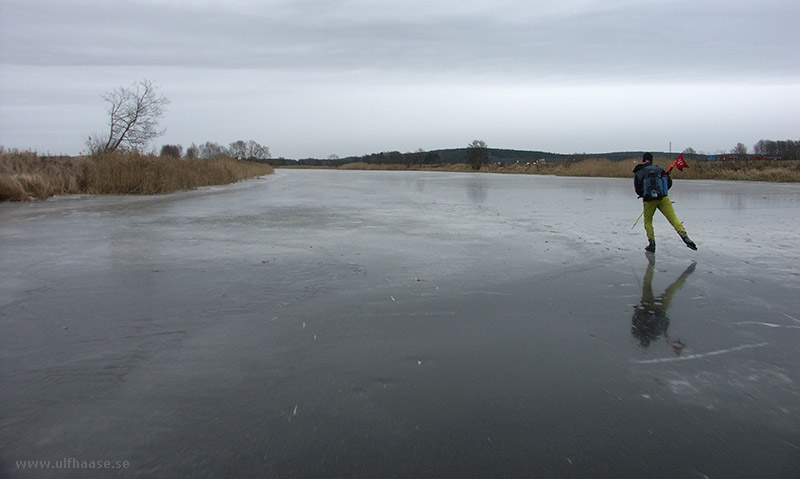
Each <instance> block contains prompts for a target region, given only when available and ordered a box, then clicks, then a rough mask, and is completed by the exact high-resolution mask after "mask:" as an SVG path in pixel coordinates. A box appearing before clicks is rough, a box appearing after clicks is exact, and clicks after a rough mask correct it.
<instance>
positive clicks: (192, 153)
mask: <svg viewBox="0 0 800 479" xmlns="http://www.w3.org/2000/svg"><path fill="white" fill-rule="evenodd" d="M199 157H200V148H198V147H197V145H195V144H194V143H192V146H190V147H189V148H187V149H186V158H191V159H194V158H199Z"/></svg>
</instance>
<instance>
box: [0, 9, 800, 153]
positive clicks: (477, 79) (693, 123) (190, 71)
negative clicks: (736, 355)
mask: <svg viewBox="0 0 800 479" xmlns="http://www.w3.org/2000/svg"><path fill="white" fill-rule="evenodd" d="M798 18H800V2H798V1H797V0H760V1H758V2H755V1H752V0H670V1H661V0H603V1H593V0H483V1H474V0H407V1H400V0H373V1H368V0H265V1H255V0H225V1H211V0H195V1H189V0H187V1H182V0H123V1H116V0H0V145H2V146H5V147H6V148H20V149H35V150H37V151H39V152H42V153H47V152H49V153H53V154H57V153H65V154H79V153H80V152H81V151H83V150H85V139H86V137H88V136H89V135H90V134H98V133H102V132H103V131H104V129H105V127H106V122H107V114H106V104H105V103H104V102H103V100H102V98H101V95H102V94H103V93H104V92H105V91H109V90H112V89H114V88H116V87H120V86H128V85H131V84H132V83H134V82H135V81H137V80H142V79H147V80H150V81H152V82H154V83H155V84H156V85H157V87H158V88H159V91H160V92H161V93H162V94H163V95H164V96H166V97H167V98H168V99H169V100H170V102H171V103H170V105H169V106H168V108H167V111H166V113H165V115H164V117H163V119H162V122H161V124H162V126H163V127H165V128H166V133H165V135H164V136H162V137H161V138H159V139H158V140H157V142H156V143H155V144H154V145H153V146H154V147H156V148H158V149H160V146H161V145H163V144H166V143H171V144H181V145H183V146H184V147H188V146H189V145H190V144H191V143H193V142H194V143H197V144H201V143H204V142H206V141H212V142H216V143H220V144H223V145H227V144H229V143H231V142H233V141H236V140H240V139H241V140H255V141H257V142H259V143H261V144H262V145H266V146H269V147H270V149H271V152H272V155H273V156H274V157H281V156H282V157H287V158H305V157H317V158H322V157H328V156H329V155H332V154H336V155H338V156H341V157H344V156H351V155H363V154H367V153H373V152H379V151H392V150H399V151H403V152H406V151H414V150H418V149H420V148H421V149H424V150H430V149H439V148H453V147H463V146H466V145H467V144H468V143H469V142H471V141H472V140H475V139H479V140H483V141H485V142H486V143H487V144H488V145H489V146H490V147H495V148H514V149H530V150H545V151H551V152H557V153H574V152H611V151H631V150H655V151H667V150H668V149H669V148H670V144H671V147H672V150H673V151H680V150H683V149H684V148H687V147H692V148H694V149H695V150H697V151H698V152H700V151H703V152H707V153H713V152H719V151H722V150H730V149H731V148H733V146H734V145H735V144H736V143H738V142H742V143H744V144H745V145H747V146H748V147H750V148H752V145H753V144H755V143H756V142H757V141H758V140H760V139H773V140H785V139H794V140H797V139H800V54H798V51H799V50H798V46H800V29H799V28H797V19H798Z"/></svg>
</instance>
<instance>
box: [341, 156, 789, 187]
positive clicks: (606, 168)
mask: <svg viewBox="0 0 800 479" xmlns="http://www.w3.org/2000/svg"><path fill="white" fill-rule="evenodd" d="M639 162H640V160H639V159H633V158H632V159H630V160H622V161H609V160H598V159H590V160H584V161H578V162H568V163H534V164H530V165H526V164H510V165H497V164H489V165H483V166H482V167H481V169H480V170H479V171H480V172H484V173H507V174H531V175H555V176H586V177H605V178H633V168H634V167H635V166H636V165H637V164H638V163H639ZM661 163H663V162H661ZM656 164H659V162H657V163H656ZM660 166H661V167H663V168H664V169H667V168H669V163H663V164H660ZM339 169H343V170H406V169H411V170H424V171H453V172H474V171H475V170H473V169H472V167H471V166H470V165H467V164H463V163H462V164H453V165H423V166H405V165H373V164H367V163H349V164H345V165H342V166H340V167H339ZM672 175H673V178H681V179H694V180H699V179H708V180H739V181H770V182H800V162H798V161H771V162H769V161H762V162H748V161H741V162H710V161H697V162H694V161H690V165H689V168H687V169H684V170H683V171H677V170H673V172H672Z"/></svg>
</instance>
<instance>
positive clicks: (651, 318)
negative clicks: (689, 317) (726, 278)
mask: <svg viewBox="0 0 800 479" xmlns="http://www.w3.org/2000/svg"><path fill="white" fill-rule="evenodd" d="M647 260H648V262H649V264H648V265H647V272H645V274H644V284H643V285H642V301H641V302H640V303H639V304H638V305H637V306H635V307H634V312H633V319H632V320H631V334H633V336H634V337H635V338H636V339H638V340H639V345H641V346H642V347H643V348H646V347H648V346H650V343H651V342H652V341H655V340H656V339H658V338H659V337H661V336H664V339H665V340H666V342H667V344H669V346H670V347H671V348H672V350H673V351H674V352H675V355H676V356H680V354H681V352H683V348H685V347H686V345H684V344H683V342H681V340H680V339H671V338H670V337H669V334H668V333H667V330H668V329H669V317H667V311H668V310H669V306H670V304H671V303H672V298H673V297H674V296H675V293H677V292H678V291H680V289H681V288H682V287H683V284H684V283H685V282H686V279H687V278H688V277H689V275H691V274H692V273H693V272H694V269H695V267H696V266H697V263H695V262H692V264H690V265H689V267H688V268H686V271H684V272H683V273H682V274H681V275H680V276H679V277H678V279H676V280H675V281H674V282H673V283H672V284H671V285H669V287H668V288H667V289H666V290H665V291H664V293H663V294H662V295H661V296H658V297H656V296H655V295H654V294H653V272H654V270H655V265H656V259H655V256H654V255H651V254H648V255H647Z"/></svg>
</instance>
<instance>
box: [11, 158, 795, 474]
mask: <svg viewBox="0 0 800 479" xmlns="http://www.w3.org/2000/svg"><path fill="white" fill-rule="evenodd" d="M670 197H671V198H672V200H673V201H674V202H675V210H676V213H677V215H678V217H679V218H680V219H681V220H682V221H683V222H684V225H685V226H686V228H687V230H688V232H689V235H690V236H691V237H692V239H693V240H694V241H695V242H696V243H697V244H698V247H699V250H698V251H696V252H695V251H691V250H689V249H688V248H686V247H685V246H684V244H683V243H682V241H681V240H680V238H679V237H678V236H677V235H676V234H675V232H674V231H673V230H672V229H671V227H670V226H669V224H668V223H667V222H666V220H664V218H663V217H660V216H658V214H657V216H656V222H655V229H656V235H657V240H658V252H657V254H656V256H655V258H652V257H651V258H648V257H647V256H646V255H645V254H644V251H643V248H644V246H645V245H646V239H645V234H644V230H643V227H642V224H641V222H640V223H639V224H638V225H637V227H636V228H635V229H631V226H632V225H633V223H634V221H635V220H636V217H637V216H638V214H639V213H640V211H641V203H640V201H639V200H637V199H636V196H635V194H634V193H633V184H632V180H621V179H578V178H555V177H536V176H502V175H486V174H455V173H425V172H344V171H324V170H309V171H304V170H279V171H278V172H277V173H276V174H275V175H272V176H270V177H267V178H264V179H260V180H255V181H250V182H244V183H240V184H237V185H234V186H230V187H217V188H209V189H205V190H200V191H194V192H185V193H177V194H171V195H164V196H151V197H68V198H56V199H52V200H48V201H46V202H37V203H25V204H0V268H2V269H1V270H2V279H0V324H1V325H2V334H1V335H0V358H1V359H2V372H0V393H1V394H2V416H1V417H0V421H1V422H0V424H1V425H2V427H1V428H0V430H1V431H2V432H0V451H2V452H1V453H0V461H2V462H1V463H0V477H6V476H10V477H109V476H117V477H200V478H202V477H222V476H228V477H649V478H653V477H665V478H666V477H669V478H674V477H703V476H707V477H726V478H733V477H743V478H744V477H746V478H751V477H761V478H771V477H774V478H786V477H792V475H793V474H794V475H796V472H797V471H798V470H800V388H798V380H800V377H798V372H800V353H798V346H800V299H798V298H800V294H798V293H799V292H800V291H798V290H799V289H800V276H798V275H799V274H800V254H799V253H798V252H800V234H798V233H800V231H799V229H798V219H800V185H794V184H764V183H738V182H717V181H682V180H681V179H680V176H679V175H678V176H676V181H675V186H674V188H673V189H672V191H671V193H670ZM651 260H654V262H652V263H651ZM693 263H696V265H695V266H692V264H693ZM679 278H682V280H681V281H678V280H679ZM651 293H652V296H653V300H652V301H650V300H649V299H648V296H649V295H650V294H651ZM643 305H644V306H643ZM637 307H640V308H642V310H643V311H644V310H647V308H651V309H652V308H661V309H662V310H663V309H664V308H666V311H665V315H666V317H668V321H664V320H663V319H662V320H661V321H660V322H659V321H654V320H647V319H646V318H645V319H644V320H637V319H636V311H637V310H636V308H637ZM651 313H652V312H651ZM652 314H655V313H652ZM651 326H652V327H651ZM642 328H644V329H645V330H646V331H645V333H642V332H641V331H642ZM648 328H649V329H648ZM634 331H639V332H638V333H636V334H638V336H637V335H635V334H633V333H634ZM645 336H646V337H647V339H646V340H645V341H642V337H645ZM643 343H647V345H646V346H645V345H644V344H643ZM678 353H680V354H678ZM63 458H75V459H78V460H109V461H117V460H119V461H129V462H130V468H128V469H124V470H115V471H112V473H111V474H109V472H108V471H91V470H86V469H68V470H64V469H62V470H54V469H51V470H47V471H45V470H35V471H33V470H24V469H20V468H19V467H17V463H16V461H21V460H51V461H57V460H60V459H63Z"/></svg>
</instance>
